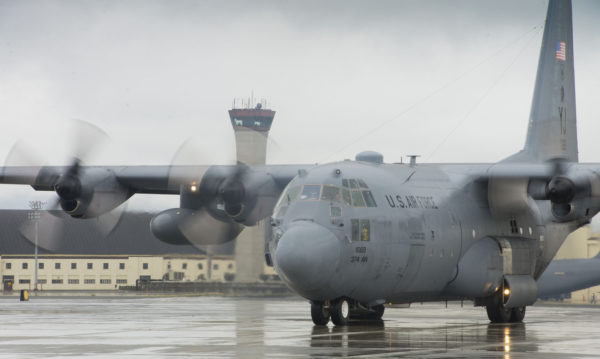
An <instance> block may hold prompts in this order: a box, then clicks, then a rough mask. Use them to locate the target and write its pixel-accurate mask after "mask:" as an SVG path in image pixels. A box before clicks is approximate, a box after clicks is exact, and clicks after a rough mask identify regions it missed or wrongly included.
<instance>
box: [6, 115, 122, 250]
mask: <svg viewBox="0 0 600 359" xmlns="http://www.w3.org/2000/svg"><path fill="white" fill-rule="evenodd" d="M70 125H71V126H70V127H71V129H70V132H69V135H68V136H67V138H69V139H72V147H71V150H70V156H69V157H70V158H71V160H70V163H69V164H68V165H67V166H65V167H57V168H56V169H57V172H54V173H51V174H48V173H46V172H47V171H49V169H50V168H53V167H44V165H45V164H46V163H47V161H44V160H43V158H44V157H45V156H42V155H41V154H39V152H38V151H36V149H35V146H34V145H32V144H31V143H30V142H28V141H26V140H24V139H21V140H19V141H17V142H16V143H15V144H14V145H13V147H12V148H11V150H10V152H9V154H8V155H7V157H6V160H5V166H16V165H19V166H28V167H31V168H34V169H35V171H37V173H38V175H41V174H42V171H46V172H45V173H44V175H51V176H53V178H55V182H54V186H53V189H54V191H55V195H54V197H53V198H47V200H46V203H45V206H44V208H43V210H38V211H37V213H38V214H39V215H38V218H36V219H35V220H33V221H25V222H23V224H22V225H21V226H20V232H21V234H22V235H23V236H24V237H25V238H26V239H27V240H29V241H30V242H32V243H33V242H34V241H35V237H36V233H37V237H38V238H37V239H38V246H40V247H42V248H44V249H47V250H49V251H52V252H54V251H57V250H60V249H61V248H62V246H63V245H64V241H63V239H62V238H63V234H64V232H65V227H66V226H67V225H68V221H69V220H71V219H70V216H68V215H67V214H71V216H72V217H84V218H88V219H82V220H83V221H85V222H87V223H89V225H91V226H94V227H95V228H96V229H97V230H99V231H100V233H101V234H102V235H103V236H107V235H109V234H110V233H111V232H112V231H113V230H114V228H115V227H116V226H117V225H118V223H119V221H120V219H121V216H122V215H123V213H124V211H125V209H126V204H123V205H120V206H113V203H112V202H111V203H109V204H107V205H110V208H112V207H116V208H114V209H113V210H112V211H108V212H106V213H104V212H105V211H99V210H96V211H94V210H93V209H88V210H87V212H86V214H87V215H85V216H84V215H82V214H81V213H78V212H76V211H78V210H80V209H81V208H80V205H81V199H82V198H83V197H85V196H87V197H85V198H84V199H87V200H90V201H91V197H92V196H93V194H94V192H93V191H94V190H93V188H92V189H89V188H87V189H86V188H85V187H84V186H83V183H82V178H83V177H84V175H85V174H84V173H83V165H84V164H85V163H86V161H87V160H89V159H91V158H92V156H93V155H95V154H96V153H97V152H98V151H99V150H100V149H101V147H102V146H103V145H105V144H106V143H107V142H108V135H107V134H106V133H105V132H104V131H102V130H100V129H99V128H98V127H96V126H94V125H92V124H90V123H87V122H84V121H80V120H74V121H72V122H71V124H70ZM88 177H89V178H92V177H91V176H89V175H88ZM88 187H89V186H88ZM103 195H104V193H101V194H100V195H99V196H96V201H100V202H102V201H103V197H104V196H103ZM41 196H42V195H41V194H40V193H36V197H38V198H39V197H41ZM46 196H47V195H46ZM110 197H115V196H114V195H112V196H111V194H110V193H109V192H106V198H107V199H106V200H104V202H106V201H114V198H110ZM121 199H122V198H119V199H118V200H119V201H121ZM125 199H126V198H125ZM118 203H121V202H118ZM100 207H106V205H105V206H100Z"/></svg>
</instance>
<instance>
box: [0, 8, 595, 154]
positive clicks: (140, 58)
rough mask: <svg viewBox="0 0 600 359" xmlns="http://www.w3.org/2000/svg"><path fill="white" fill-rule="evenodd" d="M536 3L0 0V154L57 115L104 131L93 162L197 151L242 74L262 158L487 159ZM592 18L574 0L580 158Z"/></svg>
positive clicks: (586, 131) (587, 118) (500, 144)
mask: <svg viewBox="0 0 600 359" xmlns="http://www.w3.org/2000/svg"><path fill="white" fill-rule="evenodd" d="M545 11H546V1H543V0H539V1H527V2H522V1H502V2H498V1H452V2H450V1H419V2H413V1H379V2H366V1H326V2H323V1H302V2H294V1H257V2H252V3H249V2H246V1H176V2H173V1H127V2H121V1H79V2H72V1H45V2H33V1H18V2H17V1H13V2H8V1H5V2H1V3H0V116H2V121H3V123H4V124H5V126H3V127H4V130H3V131H1V133H0V157H2V154H6V153H8V151H9V148H10V146H11V144H12V143H13V142H14V141H15V140H16V139H18V138H21V137H29V138H31V139H32V140H33V141H34V142H36V143H37V144H38V145H37V146H38V147H39V149H40V151H41V152H43V153H44V155H45V157H47V158H49V160H50V161H59V160H60V159H61V158H64V152H65V151H66V150H65V149H64V148H63V147H67V146H63V144H64V143H68V142H69V139H68V138H65V131H64V128H65V126H64V122H65V120H67V119H71V118H80V119H84V120H87V121H90V122H92V123H94V124H96V125H98V126H99V127H101V128H104V129H105V130H106V131H107V132H108V133H109V134H110V135H111V136H112V137H113V139H114V142H115V143H114V144H113V146H112V147H111V148H109V149H108V150H107V151H106V153H104V154H103V155H102V156H99V157H98V160H97V161H100V162H102V163H109V164H166V163H169V162H170V160H171V158H172V156H173V155H174V153H175V151H176V150H177V148H178V146H179V145H180V144H181V143H182V142H183V141H184V140H185V139H187V138H188V137H190V136H194V137H196V138H197V141H198V142H199V143H200V144H201V148H202V146H203V148H204V150H203V151H202V152H204V153H202V154H199V156H198V157H199V161H200V160H201V161H202V162H207V161H209V162H213V161H217V162H218V161H224V160H225V159H226V158H227V157H231V154H232V153H233V151H232V146H233V135H232V133H231V132H232V131H231V128H230V124H229V122H228V118H227V112H226V110H227V109H228V108H229V107H230V106H231V101H232V99H233V98H234V97H240V96H249V94H250V92H251V91H254V93H255V94H256V95H257V97H266V98H267V99H268V100H269V101H270V103H271V104H272V107H273V108H274V109H275V110H276V111H277V115H276V118H275V123H274V125H273V128H272V131H271V135H272V137H273V138H274V139H275V141H276V142H277V144H278V145H279V146H278V147H279V148H277V149H272V150H271V151H270V159H271V161H274V162H278V163H286V162H305V163H306V162H317V161H319V162H320V161H331V160H337V159H343V158H351V157H353V156H354V154H355V153H357V152H359V151H361V150H364V149H374V150H378V151H380V152H382V153H383V154H384V155H385V156H386V159H388V160H389V161H398V160H399V159H400V156H402V155H405V154H407V153H418V154H421V155H423V156H424V157H425V159H427V160H428V161H444V162H456V161H460V162H471V161H477V162H481V161H483V162H492V161H497V160H499V159H501V158H503V157H506V156H507V155H509V154H511V153H514V152H516V151H517V150H518V149H520V147H521V146H522V143H523V141H524V137H525V130H526V122H527V118H528V114H529V106H530V100H531V95H532V92H533V82H534V78H535V68H536V66H537V56H538V53H539V44H540V40H541V34H540V32H539V31H530V30H531V29H532V28H533V27H534V26H536V25H539V24H540V23H541V22H542V21H543V19H544V16H545ZM598 18H600V5H599V4H598V3H597V2H594V1H575V4H574V19H575V26H574V27H575V46H576V48H575V52H576V54H575V55H576V74H577V82H576V83H577V96H578V117H579V126H580V139H581V140H580V142H581V145H580V152H581V158H582V159H583V160H594V159H596V160H597V158H596V157H595V154H596V153H600V149H599V148H597V147H598V146H600V144H597V141H595V138H593V137H592V136H594V135H593V134H594V133H599V130H600V128H598V127H600V126H599V125H598V124H597V123H596V122H598V121H597V120H596V118H597V117H598V116H597V115H596V111H597V110H596V108H595V106H594V105H595V94H597V93H599V91H600V83H599V81H598V80H597V79H598V78H599V77H598V76H597V75H596V73H597V69H596V64H597V63H599V62H600V54H599V53H598V50H597V49H599V48H600V46H599V45H600V44H599V42H600V38H599V37H598V36H596V34H597V19H598ZM500 49H502V51H499V50H500ZM486 59H487V60H486ZM483 60H486V61H485V62H483V63H482V61H483ZM513 61H514V65H513V66H511V67H510V68H509V69H508V71H507V72H506V75H505V76H503V77H501V78H500V74H501V73H502V72H503V71H504V70H505V69H506V68H507V67H508V66H509V64H510V63H512V62H513ZM478 64H479V66H477V65H478ZM460 74H463V76H462V77H460V79H459V80H457V81H454V82H452V83H451V85H449V86H446V87H444V88H443V90H441V91H438V92H435V91H436V90H438V89H440V88H441V87H443V86H444V85H447V84H448V83H449V82H450V81H452V80H453V79H456V78H457V77H458V76H459V75H460ZM498 79H499V80H498ZM496 81H497V85H496V86H494V87H491V86H492V84H493V83H495V82H496ZM486 92H487V93H488V95H487V96H486V97H485V98H482V94H483V93H486ZM423 98H427V100H425V101H422V102H419V101H421V100H422V99H423ZM415 103H419V105H418V106H416V107H414V108H413V109H412V110H411V111H409V112H405V110H406V109H407V108H412V106H413V105H415ZM467 113H471V114H470V115H469V116H468V117H466V114H467ZM401 114H402V115H401ZM382 124H384V125H382ZM375 129H377V130H375ZM365 133H370V134H369V135H368V136H365V137H363V135H364V134H365ZM215 148H218V149H219V150H218V151H215ZM436 149H437V150H436ZM222 152H223V153H225V154H223V155H220V153H222Z"/></svg>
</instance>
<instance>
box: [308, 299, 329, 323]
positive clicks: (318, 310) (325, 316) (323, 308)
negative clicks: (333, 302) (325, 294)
mask: <svg viewBox="0 0 600 359" xmlns="http://www.w3.org/2000/svg"><path fill="white" fill-rule="evenodd" d="M329 310H330V307H329V303H328V302H311V303H310V316H311V317H312V321H313V323H315V325H327V323H329V316H330V314H329Z"/></svg>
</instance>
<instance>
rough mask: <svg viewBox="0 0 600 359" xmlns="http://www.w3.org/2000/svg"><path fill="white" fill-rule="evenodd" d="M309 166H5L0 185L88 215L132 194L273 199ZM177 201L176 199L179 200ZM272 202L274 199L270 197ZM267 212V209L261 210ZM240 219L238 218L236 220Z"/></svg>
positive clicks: (193, 204) (196, 199)
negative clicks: (49, 196)
mask: <svg viewBox="0 0 600 359" xmlns="http://www.w3.org/2000/svg"><path fill="white" fill-rule="evenodd" d="M309 167H311V166H310V165H261V166H246V165H243V164H238V165H231V166H227V165H213V166H83V165H80V164H79V163H77V162H75V163H74V164H72V165H71V166H10V167H3V168H1V169H0V173H1V176H0V183H4V184H21V185H30V186H32V187H33V188H34V189H35V190H38V191H56V193H57V195H58V201H59V203H60V205H61V207H62V209H63V210H65V212H67V213H68V214H70V215H72V216H74V217H82V218H89V217H95V216H98V215H100V214H102V213H105V212H108V211H110V210H111V209H113V208H115V207H117V206H118V205H120V204H121V203H123V202H124V201H126V200H127V199H128V198H129V197H131V196H132V195H133V194H135V193H148V194H170V195H178V194H181V195H182V197H187V198H188V199H189V200H188V201H186V200H183V202H186V203H187V204H188V205H189V208H190V209H196V208H200V207H203V206H205V205H206V204H207V203H208V202H215V201H217V202H223V204H224V205H227V202H229V203H230V204H231V205H232V206H233V205H238V204H241V205H245V206H246V207H248V206H249V205H251V204H252V203H245V201H247V200H249V199H251V200H252V201H258V200H259V199H260V198H258V197H264V196H268V197H270V198H275V200H276V199H277V198H278V197H279V194H280V193H281V191H282V190H283V189H284V188H285V186H286V185H287V183H288V182H289V181H291V180H292V179H293V178H294V177H295V176H296V175H297V174H298V171H299V170H302V169H306V168H309ZM183 202H182V203H183ZM270 202H273V204H274V201H270ZM269 210H271V211H272V207H270V208H266V211H269ZM241 222H244V221H241Z"/></svg>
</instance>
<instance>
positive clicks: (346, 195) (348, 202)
mask: <svg viewBox="0 0 600 359" xmlns="http://www.w3.org/2000/svg"><path fill="white" fill-rule="evenodd" d="M342 195H343V197H344V203H345V204H346V205H347V206H352V199H351V198H350V190H347V189H345V188H342Z"/></svg>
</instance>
